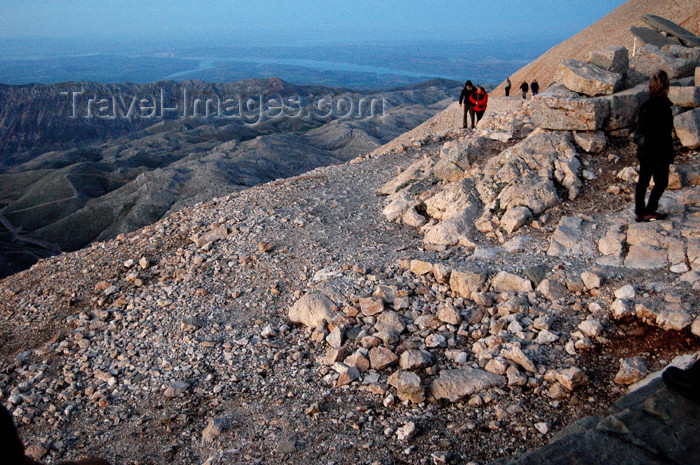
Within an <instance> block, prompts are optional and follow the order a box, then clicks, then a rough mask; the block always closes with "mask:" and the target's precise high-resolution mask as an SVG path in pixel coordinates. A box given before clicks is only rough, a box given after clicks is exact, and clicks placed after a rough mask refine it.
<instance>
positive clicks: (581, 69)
mask: <svg viewBox="0 0 700 465" xmlns="http://www.w3.org/2000/svg"><path fill="white" fill-rule="evenodd" d="M554 81H555V82H558V83H561V84H563V85H564V86H565V87H566V88H567V89H569V90H570V91H572V92H577V93H579V94H585V95H588V96H590V97H595V96H597V95H610V94H612V93H613V92H615V91H617V90H620V89H621V88H622V82H623V81H622V74H620V73H614V72H612V71H608V70H605V69H603V68H600V67H599V66H596V65H593V64H590V63H585V62H583V61H579V60H573V59H568V60H564V61H563V62H562V63H561V64H560V65H559V67H558V68H557V71H556V74H555V75H554Z"/></svg>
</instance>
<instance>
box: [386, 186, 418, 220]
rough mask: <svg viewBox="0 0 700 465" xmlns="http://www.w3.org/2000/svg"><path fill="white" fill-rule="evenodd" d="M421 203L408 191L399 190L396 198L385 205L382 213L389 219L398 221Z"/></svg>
mask: <svg viewBox="0 0 700 465" xmlns="http://www.w3.org/2000/svg"><path fill="white" fill-rule="evenodd" d="M419 204H420V202H419V201H417V200H416V199H414V198H413V197H411V196H410V195H409V194H408V193H407V192H399V193H398V194H397V195H395V196H394V199H393V200H392V201H391V202H389V204H388V205H387V206H386V207H384V209H383V210H382V215H384V218H386V219H387V221H396V220H398V219H400V218H402V217H403V216H404V215H405V214H406V213H407V212H409V211H411V210H413V209H414V208H415V207H416V206H418V205H419Z"/></svg>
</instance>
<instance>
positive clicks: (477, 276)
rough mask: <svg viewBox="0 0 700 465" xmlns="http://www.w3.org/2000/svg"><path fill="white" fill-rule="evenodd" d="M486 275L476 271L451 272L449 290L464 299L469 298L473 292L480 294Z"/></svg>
mask: <svg viewBox="0 0 700 465" xmlns="http://www.w3.org/2000/svg"><path fill="white" fill-rule="evenodd" d="M487 278H488V276H487V274H486V273H483V272H477V271H469V270H467V271H459V270H453V271H452V274H451V275H450V289H452V292H455V293H457V294H458V295H460V296H462V297H464V298H467V299H469V298H471V296H472V294H473V293H474V292H481V291H483V290H484V287H485V285H486V279H487Z"/></svg>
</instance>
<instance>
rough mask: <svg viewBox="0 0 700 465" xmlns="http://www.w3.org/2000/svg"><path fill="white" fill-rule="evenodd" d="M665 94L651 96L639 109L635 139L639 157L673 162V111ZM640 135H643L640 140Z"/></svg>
mask: <svg viewBox="0 0 700 465" xmlns="http://www.w3.org/2000/svg"><path fill="white" fill-rule="evenodd" d="M671 105H672V103H671V101H670V100H669V99H668V97H666V96H665V95H662V96H660V97H651V98H649V100H647V101H646V102H645V103H644V104H643V105H642V106H641V108H640V109H639V119H638V121H637V128H636V130H635V136H636V137H635V139H637V140H639V146H638V148H637V157H638V158H639V159H645V160H653V161H658V162H665V163H673V133H672V131H673V113H672V112H671ZM639 136H642V140H640V138H639Z"/></svg>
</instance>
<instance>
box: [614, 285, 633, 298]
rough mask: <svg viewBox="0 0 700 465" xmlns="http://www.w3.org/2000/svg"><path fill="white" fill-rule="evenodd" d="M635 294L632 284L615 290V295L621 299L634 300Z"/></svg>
mask: <svg viewBox="0 0 700 465" xmlns="http://www.w3.org/2000/svg"><path fill="white" fill-rule="evenodd" d="M635 295H636V294H635V292H634V287H633V286H632V285H631V284H625V285H624V286H622V287H621V288H619V289H616V290H615V297H616V298H618V299H621V300H634V297H635Z"/></svg>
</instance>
